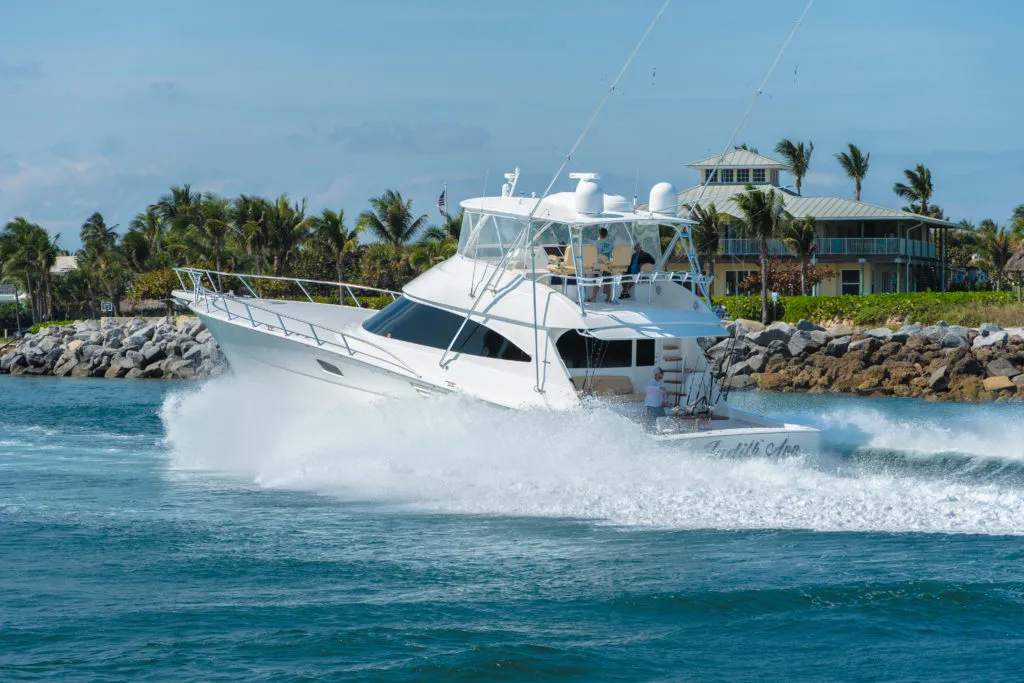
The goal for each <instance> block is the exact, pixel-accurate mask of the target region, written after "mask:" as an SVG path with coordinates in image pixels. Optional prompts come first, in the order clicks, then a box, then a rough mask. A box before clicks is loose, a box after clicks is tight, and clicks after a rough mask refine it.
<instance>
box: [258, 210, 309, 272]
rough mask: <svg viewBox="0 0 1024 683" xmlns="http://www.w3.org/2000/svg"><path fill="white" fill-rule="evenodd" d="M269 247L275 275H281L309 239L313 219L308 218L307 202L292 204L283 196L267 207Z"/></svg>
mask: <svg viewBox="0 0 1024 683" xmlns="http://www.w3.org/2000/svg"><path fill="white" fill-rule="evenodd" d="M266 222H267V247H268V249H269V250H270V254H271V256H272V259H273V261H272V267H273V271H274V275H278V276H279V275H281V273H282V272H283V271H284V269H285V268H286V267H287V266H288V264H289V263H290V262H291V260H292V258H293V257H294V256H295V254H296V252H298V249H299V247H300V246H301V245H302V244H304V243H305V242H306V240H307V239H308V238H309V230H310V227H311V226H312V224H313V218H312V217H308V218H307V217H306V200H305V199H303V200H302V201H301V202H295V203H294V204H292V203H291V200H290V199H289V198H288V195H287V194H283V195H281V196H280V197H278V198H277V199H275V200H274V201H273V202H271V203H270V204H269V205H268V207H267V212H266Z"/></svg>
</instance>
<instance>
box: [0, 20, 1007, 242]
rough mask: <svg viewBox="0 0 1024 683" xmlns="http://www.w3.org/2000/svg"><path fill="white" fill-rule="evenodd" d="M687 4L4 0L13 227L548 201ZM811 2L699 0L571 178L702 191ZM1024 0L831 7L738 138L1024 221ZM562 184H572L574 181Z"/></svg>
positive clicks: (823, 186) (4, 210)
mask: <svg viewBox="0 0 1024 683" xmlns="http://www.w3.org/2000/svg"><path fill="white" fill-rule="evenodd" d="M661 4H662V0H633V1H631V2H624V1H612V0H594V1H592V2H590V3H582V2H550V0H549V1H548V2H538V1H535V0H518V1H517V2H515V3H496V2H480V1H479V0H476V1H462V0H457V1H456V0H448V1H444V2H431V3H426V2H415V1H413V0H407V1H397V0H376V1H375V2H364V1H360V2H355V1H327V0H299V1H293V2H290V3H286V2H279V1H271V0H244V1H243V0H230V1H228V0H220V1H218V0H206V1H203V2H199V1H193V0H175V1H174V2H170V1H166V0H147V1H146V2H138V0H104V1H103V2H95V1H89V2H84V1H82V2H76V1H74V0H66V1H64V2H60V3H42V2H37V1H36V0H5V2H3V3H2V4H0V103H2V106H0V220H2V221H6V220H7V219H9V218H11V217H13V216H16V215H24V216H26V217H27V218H29V219H30V220H33V221H36V222H39V223H41V224H42V225H44V226H45V227H47V228H48V229H49V230H51V231H52V232H60V233H62V240H61V242H62V244H63V245H64V246H65V247H68V248H75V247H77V246H78V230H79V227H80V225H81V223H82V221H83V220H85V218H87V217H88V216H89V215H90V214H91V213H92V212H93V211H100V212H102V213H103V214H104V216H105V217H106V218H107V221H108V223H119V224H120V225H121V226H122V228H123V227H125V226H127V224H128V222H129V221H130V220H131V218H132V216H133V215H134V214H135V213H137V212H139V211H141V210H143V209H144V208H145V206H146V205H147V204H149V203H151V202H153V201H155V200H156V198H157V197H158V196H159V195H160V194H161V193H162V192H165V191H166V190H167V188H168V187H169V186H170V185H172V184H181V183H185V182H190V183H192V185H193V187H194V188H197V189H201V190H204V191H205V190H209V191H214V192H218V193H223V194H226V195H236V194H239V193H243V192H244V193H250V194H252V193H257V194H264V195H276V194H279V193H281V192H288V193H289V194H290V195H291V196H292V197H294V198H302V197H307V198H308V199H309V204H310V209H311V210H314V211H319V210H320V209H321V208H324V207H330V208H333V209H339V208H341V209H344V210H345V212H346V215H347V216H348V217H349V220H350V221H353V222H354V221H355V218H356V216H357V215H358V213H359V212H360V211H362V210H364V209H365V208H366V205H367V199H368V198H369V197H371V196H375V195H378V194H380V192H381V191H383V190H384V189H385V188H394V189H397V190H399V191H401V192H402V193H403V194H404V195H406V196H408V197H411V198H412V199H413V200H414V201H415V208H416V209H418V210H419V211H420V212H422V213H427V214H429V215H430V216H431V219H432V220H434V219H436V217H437V210H436V208H435V206H434V202H435V201H436V199H437V195H438V194H439V193H440V191H441V188H442V186H443V184H444V183H445V182H447V183H448V184H449V189H450V195H451V199H452V200H453V201H457V200H459V199H464V198H467V197H471V196H479V195H480V194H481V193H483V192H484V190H485V188H486V190H487V192H488V193H490V194H493V193H495V192H496V191H497V189H498V186H499V184H500V178H501V174H502V173H504V172H506V171H510V170H511V169H512V168H513V167H514V166H519V167H521V168H522V170H523V180H522V181H521V183H520V189H522V190H526V191H530V190H538V191H539V190H542V189H543V185H544V184H545V181H546V180H547V179H548V178H549V177H550V175H551V174H552V173H553V171H554V170H555V169H556V168H557V166H558V164H559V163H560V160H561V159H560V155H561V153H562V152H564V151H565V150H567V149H568V148H569V147H570V146H571V144H572V141H573V140H574V139H575V137H576V135H577V134H578V132H579V130H580V129H581V128H582V126H583V124H584V123H585V121H586V119H587V118H588V116H589V115H590V112H591V111H592V110H593V108H594V106H595V105H596V104H597V102H598V101H599V100H600V98H601V96H602V94H603V92H604V90H605V89H606V87H607V83H608V82H609V81H610V80H611V79H612V78H614V75H615V73H616V72H617V71H618V69H619V67H620V66H621V64H622V62H623V61H624V59H625V57H626V55H628V53H629V51H630V50H631V49H632V47H633V45H634V44H635V42H636V41H637V39H638V38H639V36H640V35H641V34H642V33H643V30H644V29H645V28H646V26H647V24H648V22H649V21H650V20H651V18H652V17H653V16H654V14H655V12H656V11H657V9H658V8H659V7H660V6H661ZM805 4H806V0H771V2H766V1H765V0H718V1H717V2H714V3H697V2H692V1H684V0H675V1H674V2H673V4H672V5H670V7H669V9H668V11H667V12H666V13H665V15H664V17H663V19H662V21H661V22H660V23H659V24H658V26H657V27H656V28H655V30H654V32H653V33H652V34H651V37H650V39H649V40H648V42H647V44H646V45H645V46H644V48H643V50H642V51H641V52H640V54H639V55H638V57H637V59H636V61H635V62H634V65H633V68H632V70H631V71H630V72H629V74H627V76H626V78H625V79H624V81H623V82H622V84H621V86H620V89H619V92H618V93H617V94H616V95H615V96H613V98H612V99H611V101H610V102H609V104H608V106H607V108H606V109H605V112H604V114H603V115H602V117H601V118H600V119H599V121H598V123H597V125H596V126H595V127H594V129H593V131H592V133H591V134H590V136H589V138H588V139H587V140H586V142H585V143H584V145H583V147H582V149H581V150H580V152H579V153H578V154H577V156H576V159H575V160H574V161H573V162H572V164H570V167H569V169H568V170H570V171H597V172H600V173H602V175H603V177H604V178H605V180H604V181H603V184H604V186H605V188H606V190H608V191H616V192H619V193H621V194H626V195H631V194H632V193H633V188H634V185H635V183H636V177H637V174H639V178H640V181H639V185H640V195H641V196H644V195H645V194H646V191H647V188H649V187H650V186H651V185H652V184H654V183H655V182H657V181H659V180H669V181H671V182H673V183H674V184H675V185H676V186H677V187H678V188H680V189H682V188H685V187H688V186H690V185H692V184H694V183H695V181H696V173H695V172H694V171H692V170H690V169H687V168H686V164H687V163H688V162H690V161H693V160H696V159H699V158H702V157H704V156H707V155H709V154H712V153H715V152H718V151H720V150H721V149H722V147H723V145H724V144H725V143H726V141H727V140H728V138H729V136H730V135H731V133H732V130H733V128H734V127H735V126H736V124H737V123H738V122H739V119H740V117H741V115H742V112H743V110H744V109H745V108H746V106H747V103H748V101H749V99H750V96H751V94H752V92H753V90H754V88H755V87H756V86H757V84H758V83H759V82H760V80H761V78H762V77H763V75H764V73H765V71H766V70H767V68H768V66H769V65H770V63H771V61H772V59H773V57H774V55H775V53H776V51H777V50H778V48H779V46H780V45H781V43H782V41H783V39H784V38H785V36H786V35H787V33H788V32H789V30H790V28H791V27H792V25H793V23H794V22H795V20H796V18H797V17H798V16H799V14H800V12H801V11H802V10H803V7H804V5H805ZM1022 19H1024V4H1021V3H1019V2H1014V1H1011V0H986V1H985V2H981V3H964V2H962V1H954V0H858V1H857V2H848V1H846V0H817V2H816V4H815V6H814V7H813V8H812V10H811V12H810V14H809V15H808V17H807V20H806V21H805V23H804V26H803V27H802V28H801V30H800V32H798V33H797V35H796V38H795V39H794V41H793V43H792V44H791V46H790V48H789V51H788V52H787V53H786V56H785V57H784V58H783V60H782V62H781V63H780V65H779V67H778V70H777V72H776V74H775V77H774V79H773V80H772V82H771V83H770V84H769V86H768V88H767V90H766V92H765V94H764V96H763V97H762V98H761V100H760V101H759V102H758V104H757V106H756V108H755V109H754V112H753V115H752V116H751V118H750V121H749V122H748V124H747V126H746V128H745V129H744V130H743V132H742V133H741V134H740V136H739V138H738V141H745V142H747V143H749V144H751V145H754V146H757V147H759V148H760V150H761V151H762V152H770V151H771V149H772V148H773V147H774V145H775V143H776V142H777V141H778V140H779V139H780V138H782V137H790V138H793V139H797V140H813V141H814V143H815V152H814V156H813V158H812V160H811V173H810V176H809V177H808V179H807V180H806V181H805V194H834V195H841V196H849V195H851V193H852V187H851V185H850V183H849V182H848V181H847V180H846V179H845V177H844V176H843V175H842V173H841V171H840V170H839V168H838V165H837V164H836V162H835V160H834V159H833V158H832V154H833V153H834V152H837V151H841V150H842V149H844V148H845V145H846V143H847V142H855V143H856V144H858V145H859V146H860V147H861V149H862V150H865V151H870V152H871V169H870V172H869V175H868V178H867V180H866V182H865V189H864V199H865V200H866V201H871V202H875V203H879V204H883V205H887V206H897V207H898V206H900V205H901V203H902V202H900V201H899V200H898V199H897V198H896V197H895V196H894V195H893V194H892V191H891V188H892V184H893V182H895V181H896V180H899V179H901V170H902V169H903V168H907V167H912V166H913V165H914V164H916V163H919V162H920V163H924V164H926V165H927V166H929V167H930V168H931V169H932V174H933V180H934V183H935V186H936V192H935V197H934V201H935V202H937V203H938V204H939V205H941V206H942V207H944V208H945V209H946V212H947V214H948V215H949V216H950V217H951V218H953V219H954V220H959V219H960V218H971V219H973V220H975V221H977V220H980V219H981V218H985V217H992V218H995V219H996V220H997V221H1000V222H1002V221H1005V220H1006V219H1007V217H1008V216H1009V214H1010V212H1011V210H1012V209H1013V207H1014V206H1016V205H1017V204H1019V203H1024V154H1022V149H1024V143H1022V141H1021V134H1020V129H1021V127H1020V123H1019V120H1020V112H1021V109H1022V107H1021V104H1022V102H1021V100H1022V99H1024V89H1022V88H1020V82H1021V77H1022V76H1021V74H1024V68H1022V67H1024V56H1022V52H1021V50H1020V49H1019V47H1018V45H1019V37H1018V33H1019V31H1018V27H1019V26H1020V24H1021V20H1022ZM558 187H559V188H563V189H564V188H567V187H568V181H566V180H563V181H562V182H561V183H560V184H559V185H558Z"/></svg>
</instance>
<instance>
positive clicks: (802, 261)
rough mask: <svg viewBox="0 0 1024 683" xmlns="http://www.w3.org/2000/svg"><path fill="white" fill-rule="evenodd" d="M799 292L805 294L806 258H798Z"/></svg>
mask: <svg viewBox="0 0 1024 683" xmlns="http://www.w3.org/2000/svg"><path fill="white" fill-rule="evenodd" d="M800 294H802V295H803V296H807V259H806V258H802V259H800Z"/></svg>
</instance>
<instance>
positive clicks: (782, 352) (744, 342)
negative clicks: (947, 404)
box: [708, 320, 1024, 402]
mask: <svg viewBox="0 0 1024 683" xmlns="http://www.w3.org/2000/svg"><path fill="white" fill-rule="evenodd" d="M730 335H731V336H730V338H728V339H724V340H722V341H720V342H718V343H717V344H715V345H714V346H712V347H711V348H710V349H708V355H709V357H710V359H711V362H712V367H713V369H714V372H715V374H716V376H717V377H718V379H719V381H720V382H721V383H722V385H723V386H727V387H730V388H745V387H757V388H760V389H762V390H766V391H783V392H807V393H826V392H845V393H853V394H859V395H862V396H877V397H882V396H896V397H908V398H909V397H912V398H924V399H928V400H942V401H972V402H974V401H999V400H1008V399H1011V398H1013V399H1024V328H1015V329H1007V330H1004V329H1001V328H1000V327H999V326H998V325H994V324H991V323H987V324H984V325H982V326H981V327H980V328H978V329H973V328H968V327H961V326H959V325H949V324H947V323H945V322H941V321H940V322H938V323H936V324H935V325H929V326H922V325H905V326H903V327H902V328H901V329H899V330H895V331H894V330H892V329H890V328H887V327H879V328H874V329H862V328H854V327H850V326H847V325H836V326H833V327H829V328H824V327H821V326H820V325H816V324H814V323H811V322H809V321H807V320H801V321H799V322H798V323H797V324H796V325H790V324H788V323H775V324H772V325H769V326H768V327H765V326H764V325H762V324H761V323H759V322H754V321H750V320H737V321H736V322H734V323H731V324H730Z"/></svg>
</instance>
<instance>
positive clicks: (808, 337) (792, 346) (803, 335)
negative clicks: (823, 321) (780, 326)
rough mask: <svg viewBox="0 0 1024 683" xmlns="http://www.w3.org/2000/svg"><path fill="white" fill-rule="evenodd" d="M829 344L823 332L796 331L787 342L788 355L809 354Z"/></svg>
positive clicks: (826, 335)
mask: <svg viewBox="0 0 1024 683" xmlns="http://www.w3.org/2000/svg"><path fill="white" fill-rule="evenodd" d="M828 342H829V337H828V334H826V333H825V331H824V330H797V331H796V332H795V333H794V334H793V336H792V337H790V340H789V345H788V349H789V353H790V355H792V356H800V355H803V354H811V353H814V352H815V351H817V350H818V349H820V348H821V347H822V346H825V344H827V343H828Z"/></svg>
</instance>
